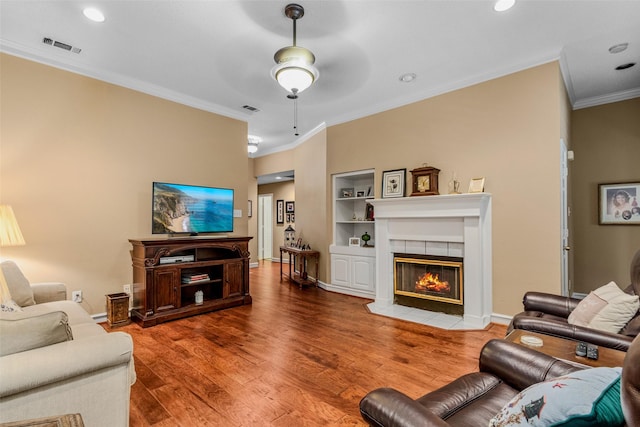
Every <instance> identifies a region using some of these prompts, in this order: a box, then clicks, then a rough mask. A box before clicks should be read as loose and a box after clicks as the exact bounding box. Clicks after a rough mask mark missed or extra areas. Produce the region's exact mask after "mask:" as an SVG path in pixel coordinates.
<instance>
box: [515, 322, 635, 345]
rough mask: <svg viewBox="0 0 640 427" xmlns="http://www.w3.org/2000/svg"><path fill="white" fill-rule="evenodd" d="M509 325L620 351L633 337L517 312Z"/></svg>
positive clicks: (629, 343)
mask: <svg viewBox="0 0 640 427" xmlns="http://www.w3.org/2000/svg"><path fill="white" fill-rule="evenodd" d="M511 326H512V327H513V328H515V329H522V330H525V331H532V332H537V333H540V334H544V335H552V336H555V337H560V338H566V339H570V340H574V341H586V342H589V343H591V344H595V345H599V346H602V347H607V348H612V349H614V350H620V351H627V350H628V349H629V346H630V345H631V341H633V337H631V336H628V335H623V334H614V333H611V332H607V331H600V330H598V329H593V328H585V327H583V326H577V325H571V324H569V323H567V322H563V321H558V320H553V319H543V318H538V317H530V316H527V315H519V314H516V315H515V316H514V317H513V319H512V320H511Z"/></svg>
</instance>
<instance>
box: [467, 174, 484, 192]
mask: <svg viewBox="0 0 640 427" xmlns="http://www.w3.org/2000/svg"><path fill="white" fill-rule="evenodd" d="M483 191H484V177H483V178H471V181H470V182H469V193H482V192H483Z"/></svg>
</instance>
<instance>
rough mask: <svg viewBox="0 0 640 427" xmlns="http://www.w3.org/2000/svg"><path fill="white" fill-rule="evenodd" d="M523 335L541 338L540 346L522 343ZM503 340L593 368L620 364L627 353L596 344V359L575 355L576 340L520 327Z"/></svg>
mask: <svg viewBox="0 0 640 427" xmlns="http://www.w3.org/2000/svg"><path fill="white" fill-rule="evenodd" d="M523 335H529V336H533V337H536V338H540V339H541V340H542V347H534V346H530V345H527V344H524V343H522V342H521V341H520V337H522V336H523ZM505 340H507V341H511V342H513V343H516V344H519V345H522V346H525V347H529V348H530V349H532V350H536V351H539V352H540V353H544V354H548V355H549V356H553V357H555V358H556V359H561V360H564V361H567V362H569V363H574V364H575V363H577V364H580V365H587V366H591V367H594V368H597V367H600V366H607V367H611V368H613V367H616V366H622V362H623V361H624V356H625V355H626V354H627V353H626V352H624V351H620V350H614V349H612V348H607V347H602V346H598V360H593V359H588V358H587V357H586V356H585V357H581V356H576V345H577V344H578V341H573V340H569V339H565V338H559V337H554V336H551V335H544V334H539V333H536V332H531V331H524V330H522V329H514V330H513V331H511V332H510V333H509V334H508V335H507V336H506V337H505Z"/></svg>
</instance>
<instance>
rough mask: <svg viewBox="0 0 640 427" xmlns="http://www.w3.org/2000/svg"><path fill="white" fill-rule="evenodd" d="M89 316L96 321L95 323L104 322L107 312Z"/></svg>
mask: <svg viewBox="0 0 640 427" xmlns="http://www.w3.org/2000/svg"><path fill="white" fill-rule="evenodd" d="M91 318H92V319H93V320H95V321H96V323H104V322H106V321H107V312H106V311H105V312H104V313H98V314H92V315H91Z"/></svg>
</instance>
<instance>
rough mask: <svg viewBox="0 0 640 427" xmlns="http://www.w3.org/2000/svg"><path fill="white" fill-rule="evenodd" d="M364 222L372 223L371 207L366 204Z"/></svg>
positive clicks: (369, 204)
mask: <svg viewBox="0 0 640 427" xmlns="http://www.w3.org/2000/svg"><path fill="white" fill-rule="evenodd" d="M364 219H365V221H373V205H372V204H371V203H367V205H366V206H365V215H364Z"/></svg>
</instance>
